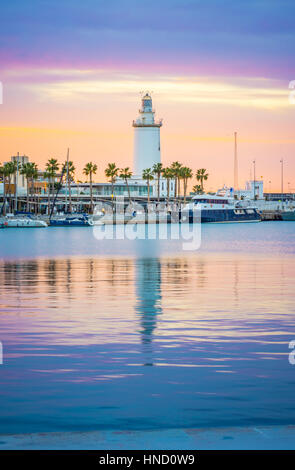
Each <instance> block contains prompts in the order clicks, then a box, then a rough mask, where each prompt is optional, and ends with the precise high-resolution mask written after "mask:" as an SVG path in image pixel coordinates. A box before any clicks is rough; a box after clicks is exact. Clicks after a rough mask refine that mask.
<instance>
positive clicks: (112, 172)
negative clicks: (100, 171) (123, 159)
mask: <svg viewBox="0 0 295 470" xmlns="http://www.w3.org/2000/svg"><path fill="white" fill-rule="evenodd" d="M119 171H120V169H119V168H117V166H116V163H109V164H108V166H107V168H106V169H105V170H104V173H105V175H106V177H107V178H109V179H110V182H111V183H112V199H113V197H114V184H115V182H116V179H117V178H118V173H119Z"/></svg>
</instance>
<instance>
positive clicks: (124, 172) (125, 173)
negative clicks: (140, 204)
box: [120, 166, 132, 202]
mask: <svg viewBox="0 0 295 470" xmlns="http://www.w3.org/2000/svg"><path fill="white" fill-rule="evenodd" d="M131 176H132V171H130V168H129V167H128V166H127V167H126V168H121V170H120V178H123V179H124V180H125V183H126V186H127V191H128V198H129V202H131V197H130V188H129V185H128V180H129V179H130V178H131Z"/></svg>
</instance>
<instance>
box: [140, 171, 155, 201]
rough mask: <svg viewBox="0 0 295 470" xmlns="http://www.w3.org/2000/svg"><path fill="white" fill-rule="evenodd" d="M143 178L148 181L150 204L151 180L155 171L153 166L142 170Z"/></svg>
mask: <svg viewBox="0 0 295 470" xmlns="http://www.w3.org/2000/svg"><path fill="white" fill-rule="evenodd" d="M142 179H143V180H146V182H147V190H148V204H149V203H150V182H151V181H152V180H153V179H154V176H153V172H152V170H151V168H146V169H145V170H143V172H142Z"/></svg>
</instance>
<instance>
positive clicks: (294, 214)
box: [281, 209, 295, 222]
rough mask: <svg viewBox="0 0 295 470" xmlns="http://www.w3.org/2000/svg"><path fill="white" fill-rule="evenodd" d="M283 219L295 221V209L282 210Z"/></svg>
mask: <svg viewBox="0 0 295 470" xmlns="http://www.w3.org/2000/svg"><path fill="white" fill-rule="evenodd" d="M281 217H282V220H285V221H290V222H294V221H295V209H293V210H288V211H283V212H281Z"/></svg>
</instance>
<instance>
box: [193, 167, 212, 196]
mask: <svg viewBox="0 0 295 470" xmlns="http://www.w3.org/2000/svg"><path fill="white" fill-rule="evenodd" d="M206 171H207V170H206V169H205V168H200V169H199V170H197V173H196V178H197V181H200V182H201V188H202V191H204V181H207V179H208V176H209V174H208V173H206Z"/></svg>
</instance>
